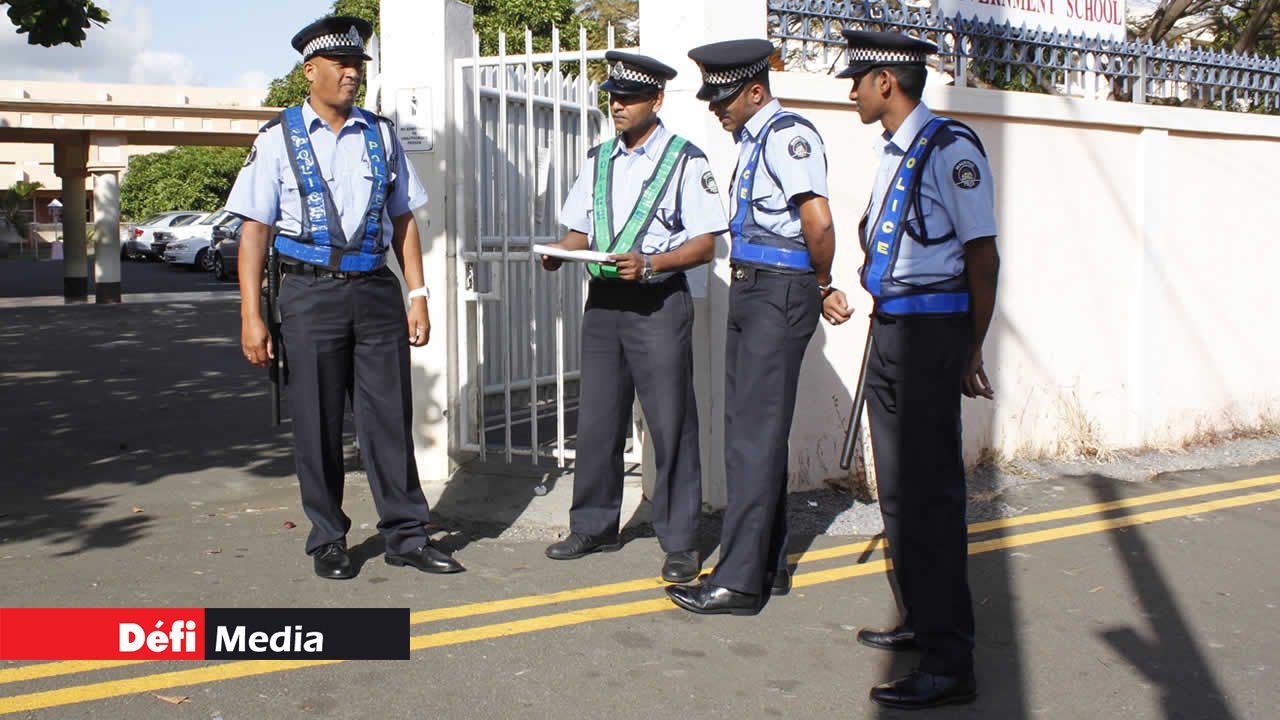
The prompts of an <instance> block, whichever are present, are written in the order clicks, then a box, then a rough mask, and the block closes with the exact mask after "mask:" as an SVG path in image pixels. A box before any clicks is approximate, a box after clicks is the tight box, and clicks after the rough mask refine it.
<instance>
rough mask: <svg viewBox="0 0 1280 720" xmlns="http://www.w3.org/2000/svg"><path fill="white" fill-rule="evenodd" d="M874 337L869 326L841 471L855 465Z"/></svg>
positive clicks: (841, 458) (841, 457)
mask: <svg viewBox="0 0 1280 720" xmlns="http://www.w3.org/2000/svg"><path fill="white" fill-rule="evenodd" d="M871 345H872V335H871V326H870V325H868V326H867V345H866V347H865V348H864V349H863V350H862V369H861V370H859V371H858V388H857V390H855V391H854V393H853V415H852V416H850V418H849V428H848V429H847V430H845V433H844V451H843V452H841V453H840V469H841V470H848V469H849V466H850V465H852V464H853V448H854V446H855V445H856V444H857V443H858V425H859V424H861V422H862V402H863V399H864V398H865V396H866V390H867V365H870V364H871Z"/></svg>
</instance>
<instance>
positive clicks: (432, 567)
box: [383, 551, 466, 575]
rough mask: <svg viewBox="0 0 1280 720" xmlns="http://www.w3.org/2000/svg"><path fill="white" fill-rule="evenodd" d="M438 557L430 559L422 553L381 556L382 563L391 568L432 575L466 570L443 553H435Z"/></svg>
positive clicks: (450, 573)
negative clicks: (409, 569)
mask: <svg viewBox="0 0 1280 720" xmlns="http://www.w3.org/2000/svg"><path fill="white" fill-rule="evenodd" d="M436 555H438V557H430V556H429V555H426V554H424V553H421V552H420V551H419V552H415V553H405V554H403V555H383V562H385V563H386V564H388V565H390V566H391V567H411V568H413V569H415V570H420V571H422V572H424V573H431V574H433V575H452V574H453V573H460V572H462V571H463V570H465V569H466V568H464V567H463V566H462V563H460V562H458V561H457V560H454V559H453V558H452V557H449V556H448V555H445V554H444V553H440V552H437V553H436Z"/></svg>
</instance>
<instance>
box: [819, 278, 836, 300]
mask: <svg viewBox="0 0 1280 720" xmlns="http://www.w3.org/2000/svg"><path fill="white" fill-rule="evenodd" d="M835 289H836V286H835V285H832V284H831V283H829V282H828V283H827V284H826V285H823V284H822V283H818V295H819V296H821V297H822V298H823V299H826V297H827V296H828V295H830V294H831V293H833V292H835Z"/></svg>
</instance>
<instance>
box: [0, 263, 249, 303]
mask: <svg viewBox="0 0 1280 720" xmlns="http://www.w3.org/2000/svg"><path fill="white" fill-rule="evenodd" d="M62 278H63V267H62V261H60V260H40V261H36V260H27V259H8V260H0V298H22V297H46V296H57V297H62ZM235 287H236V286H235V283H232V282H219V281H218V280H217V279H215V278H214V277H213V274H212V273H207V272H197V271H192V270H189V269H188V268H187V267H185V266H182V267H177V266H172V265H168V264H166V263H163V262H150V261H140V260H126V261H124V262H122V263H121V264H120V289H121V292H123V293H125V294H129V293H172V292H217V291H227V290H235ZM93 297H94V286H93V266H92V265H90V267H89V298H90V300H92V299H93Z"/></svg>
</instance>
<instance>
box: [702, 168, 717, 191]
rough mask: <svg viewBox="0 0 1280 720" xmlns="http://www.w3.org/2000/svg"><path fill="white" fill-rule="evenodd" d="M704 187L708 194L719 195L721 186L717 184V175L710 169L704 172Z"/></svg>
mask: <svg viewBox="0 0 1280 720" xmlns="http://www.w3.org/2000/svg"><path fill="white" fill-rule="evenodd" d="M702 189H703V190H706V191H707V194H708V195H719V194H720V186H719V185H716V176H715V175H712V174H711V171H710V170H708V171H706V172H704V173H702Z"/></svg>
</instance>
